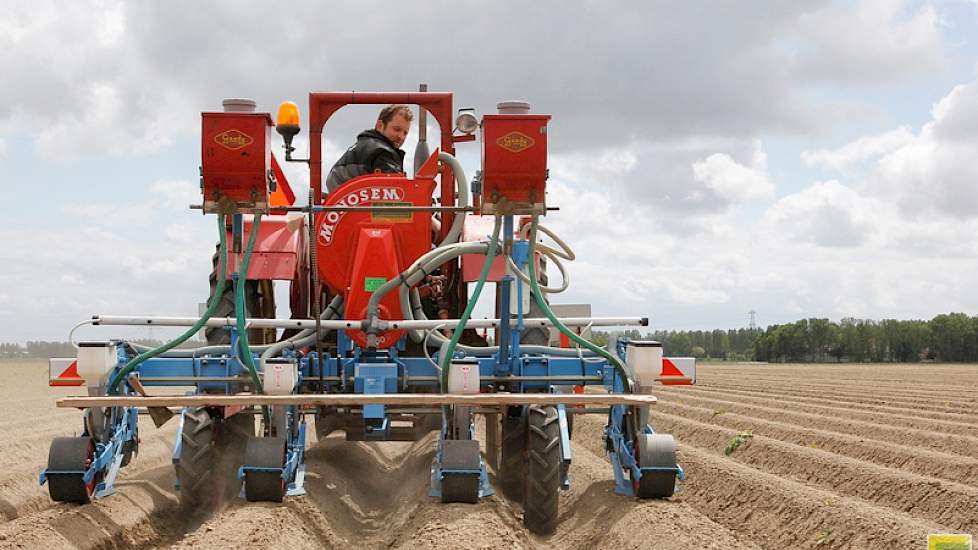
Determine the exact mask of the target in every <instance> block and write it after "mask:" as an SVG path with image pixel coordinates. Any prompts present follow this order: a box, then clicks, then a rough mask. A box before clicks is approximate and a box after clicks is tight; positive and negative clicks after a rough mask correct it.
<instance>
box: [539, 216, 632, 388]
mask: <svg viewBox="0 0 978 550" xmlns="http://www.w3.org/2000/svg"><path fill="white" fill-rule="evenodd" d="M531 223H532V225H531V227H530V253H529V256H530V261H529V262H528V265H529V271H530V274H529V275H530V286H531V287H532V290H533V297H534V298H536V301H537V305H538V306H540V309H542V310H543V313H544V314H545V315H546V316H547V318H548V319H550V322H551V323H553V324H554V326H555V327H557V330H559V331H560V332H562V333H564V334H566V335H567V337H568V338H570V339H571V340H572V341H574V342H576V343H577V344H578V345H580V346H583V347H585V348H587V349H589V350H591V351H593V352H594V353H597V354H598V355H600V356H601V357H604V358H605V359H607V360H608V362H609V363H611V365H612V366H614V367H615V370H616V371H618V374H619V376H621V380H622V384H623V385H624V389H625V393H631V390H632V386H633V382H632V379H631V378H630V377H629V375H628V370H626V369H625V365H623V364H622V362H621V360H620V359H619V358H618V357H616V356H615V355H614V354H612V353H610V352H609V351H608V350H606V349H604V348H602V347H600V346H596V345H594V344H592V343H591V342H588V341H587V340H585V339H584V338H581V337H580V336H578V335H577V334H576V333H575V332H574V331H572V330H570V329H569V328H567V326H566V325H564V324H563V323H561V322H560V319H557V316H556V315H554V312H553V310H551V309H550V304H548V303H547V301H546V300H544V299H543V292H541V291H540V285H539V283H537V275H536V267H535V265H534V264H536V262H535V261H534V257H533V253H534V248H535V245H536V241H537V234H536V233H537V223H538V216H533V221H532V222H531Z"/></svg>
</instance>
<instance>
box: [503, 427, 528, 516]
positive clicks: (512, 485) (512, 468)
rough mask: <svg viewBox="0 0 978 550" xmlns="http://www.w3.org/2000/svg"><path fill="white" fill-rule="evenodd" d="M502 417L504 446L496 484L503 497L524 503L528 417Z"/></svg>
mask: <svg viewBox="0 0 978 550" xmlns="http://www.w3.org/2000/svg"><path fill="white" fill-rule="evenodd" d="M502 417H503V420H502V422H503V429H502V432H503V433H502V445H501V446H500V458H499V471H497V472H496V483H497V484H498V485H499V489H500V491H501V492H502V493H503V496H505V497H506V498H508V499H510V500H512V501H514V502H522V501H523V483H524V479H525V474H526V415H523V414H521V415H519V416H510V415H508V414H505V413H504V414H503V415H502Z"/></svg>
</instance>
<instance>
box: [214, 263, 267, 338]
mask: <svg viewBox="0 0 978 550" xmlns="http://www.w3.org/2000/svg"><path fill="white" fill-rule="evenodd" d="M218 260H219V258H218V252H215V253H214V256H213V257H212V259H211V263H212V265H213V268H212V269H211V273H210V288H211V290H210V294H209V295H208V298H207V303H208V304H210V303H211V300H213V299H214V293H215V292H216V291H217V275H218V273H219V272H220V269H219V268H220V266H219V265H218ZM245 309H246V310H247V311H246V313H245V315H246V316H248V317H252V318H256V317H260V318H266V319H270V318H273V317H275V293H274V291H273V289H272V281H271V280H267V279H263V280H253V281H245ZM212 317H215V318H224V317H229V318H231V319H234V318H235V307H234V285H233V284H231V280H230V279H229V280H228V281H227V282H226V283H225V285H224V292H223V293H222V294H221V297H220V303H219V304H218V306H217V309H215V310H214V314H213V315H212ZM204 337H205V338H206V339H207V345H209V346H215V345H222V344H230V343H231V334H230V333H229V332H228V331H227V330H225V329H224V328H223V327H207V328H205V329H204ZM274 341H275V329H260V328H253V329H248V342H249V343H250V344H256V345H258V344H270V343H272V342H274Z"/></svg>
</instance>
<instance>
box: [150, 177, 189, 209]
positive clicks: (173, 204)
mask: <svg viewBox="0 0 978 550" xmlns="http://www.w3.org/2000/svg"><path fill="white" fill-rule="evenodd" d="M149 190H150V191H151V192H153V193H155V194H157V195H160V196H161V197H162V198H163V204H164V205H165V206H167V207H168V208H174V209H179V210H186V209H187V206H189V205H191V204H200V201H201V196H200V186H199V185H195V184H193V183H191V182H189V181H187V180H160V181H156V182H153V183H152V184H151V185H150V186H149Z"/></svg>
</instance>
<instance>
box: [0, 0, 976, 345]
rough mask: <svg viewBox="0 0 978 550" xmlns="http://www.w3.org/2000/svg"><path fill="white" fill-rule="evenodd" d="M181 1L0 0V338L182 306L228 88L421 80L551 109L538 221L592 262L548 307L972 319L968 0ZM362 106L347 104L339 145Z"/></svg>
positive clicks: (704, 319)
mask: <svg viewBox="0 0 978 550" xmlns="http://www.w3.org/2000/svg"><path fill="white" fill-rule="evenodd" d="M178 4H179V3H178ZM178 4H165V5H155V4H149V5H142V4H124V3H119V2H112V1H100V2H91V3H85V2H78V3H71V4H70V5H63V4H57V3H48V2H30V3H28V2H15V3H13V4H11V6H10V9H8V10H7V11H6V12H5V13H4V14H0V52H2V53H0V70H2V71H3V74H5V75H7V79H6V82H5V84H4V86H3V87H2V88H3V90H2V91H0V186H2V190H3V196H4V197H5V199H4V204H5V205H7V206H8V208H6V209H5V215H4V217H3V218H2V219H0V237H2V238H3V239H4V242H6V243H8V244H7V245H6V246H5V247H4V250H3V251H2V252H0V262H2V263H3V265H4V266H5V267H4V268H3V269H2V270H0V328H3V333H4V336H2V337H0V341H24V340H28V339H52V340H55V339H57V340H60V339H63V338H65V337H66V335H67V330H68V328H70V326H71V325H73V324H74V323H75V322H77V321H78V320H82V319H84V318H86V317H87V316H89V315H91V314H93V313H157V314H182V315H189V314H192V313H193V312H195V311H196V309H197V304H198V303H199V302H200V301H201V300H203V299H205V298H206V292H207V283H206V281H207V272H208V270H209V264H210V254H211V251H212V250H213V241H214V229H213V227H212V225H213V224H214V221H213V220H212V219H211V218H209V217H204V216H202V215H200V213H199V212H197V211H190V210H188V209H187V208H186V205H187V204H190V203H191V202H196V200H197V198H198V195H197V193H198V190H197V166H198V165H199V162H200V153H199V147H200V145H199V134H198V132H199V113H200V112H201V111H202V110H217V109H219V108H220V101H221V99H222V98H223V97H230V96H244V97H253V98H255V99H256V100H257V101H258V102H259V108H260V109H263V110H269V111H273V110H274V109H275V107H276V105H277V103H278V102H279V101H282V100H285V99H291V100H294V101H296V102H297V103H298V104H299V105H300V107H303V111H304V110H305V109H304V106H305V104H306V94H307V93H308V92H309V91H312V90H349V89H357V90H366V89H375V90H406V89H414V88H415V87H416V86H417V84H418V83H419V82H422V81H426V82H428V83H429V84H430V86H431V89H433V90H448V91H454V92H455V94H456V96H455V103H456V107H468V106H473V107H476V108H477V110H478V112H480V113H483V114H484V113H491V112H493V111H494V105H495V102H496V101H501V100H506V99H514V98H519V99H526V100H529V101H530V102H531V103H532V104H533V106H534V110H535V111H536V112H546V113H550V114H552V115H553V117H554V121H553V123H552V127H551V134H550V135H551V157H550V168H551V174H552V178H551V182H550V186H549V193H550V195H549V199H548V200H549V201H550V203H551V204H554V205H557V206H560V207H561V211H560V212H558V213H555V214H552V215H551V216H548V218H547V220H546V222H545V223H546V224H547V225H548V226H552V227H553V228H555V229H556V230H558V231H559V232H560V233H561V235H563V236H565V237H566V238H567V239H568V240H569V242H570V243H571V244H572V246H574V248H575V249H576V250H577V252H578V256H579V259H578V260H577V261H576V262H574V263H573V264H571V265H570V266H569V271H570V273H571V277H572V285H571V290H569V291H568V292H567V293H566V294H565V295H562V296H561V297H559V298H558V299H557V300H556V301H560V302H566V303H575V302H588V303H591V304H592V307H593V310H594V312H595V314H599V315H616V314H627V315H651V316H652V319H653V326H654V327H657V328H714V327H719V328H735V327H738V326H743V325H745V324H746V322H747V312H748V311H749V310H751V309H754V310H756V311H757V312H758V313H757V319H758V322H759V323H761V324H762V325H763V324H768V323H775V322H783V321H790V320H794V319H797V318H800V317H807V316H820V317H830V318H833V319H838V318H840V317H843V316H855V317H868V318H883V317H897V318H915V317H922V318H929V317H931V316H933V315H935V314H937V313H941V312H946V311H965V312H968V313H971V314H974V313H975V312H976V310H978V282H976V281H974V280H973V279H975V278H974V277H973V276H970V275H971V274H972V273H973V272H974V266H975V262H976V261H978V243H975V242H974V241H975V239H974V237H973V235H974V234H975V230H976V229H978V204H974V205H973V204H972V203H973V202H975V199H974V198H973V197H974V196H978V195H976V194H975V193H974V191H973V189H972V187H971V186H972V185H974V183H973V182H974V181H978V180H975V179H969V178H971V177H972V176H974V175H976V170H978V169H976V168H975V166H974V158H976V156H978V145H976V143H978V139H976V138H978V120H976V117H978V111H976V108H975V107H974V106H973V105H975V104H976V103H978V84H976V80H978V72H976V69H978V44H976V39H975V37H976V36H978V3H976V2H974V1H972V0H960V1H952V0H946V1H934V2H919V1H918V2H901V1H897V0H864V1H854V2H806V3H780V2H772V3H763V2H753V3H749V4H746V5H745V4H742V3H715V2H706V3H702V4H698V3H685V4H684V5H682V6H676V5H671V4H666V3H663V4H659V3H655V2H636V3H626V4H625V5H623V6H622V8H621V9H618V10H614V12H615V13H608V11H607V10H602V9H601V5H600V4H598V3H592V2H582V3H579V4H565V3H558V4H553V5H551V4H550V3H548V2H541V3H538V4H534V5H533V6H531V7H525V6H524V5H523V4H508V3H506V2H502V3H498V5H494V6H492V7H488V8H485V7H482V6H480V5H478V4H477V3H474V2H473V3H467V2H438V3H433V4H430V5H429V9H428V11H427V12H426V13H420V10H417V9H414V8H411V9H408V8H407V7H405V6H402V5H399V4H385V3H371V2H368V3H363V4H358V5H357V6H350V5H342V4H328V3H327V4H320V3H312V2H310V3H299V4H296V5H294V6H293V7H291V8H290V11H289V12H285V13H279V14H273V13H270V12H269V11H268V8H265V7H264V6H262V5H261V4H257V3H248V2H244V3H241V2H235V3H230V2H215V3H208V4H206V5H198V4H196V3H186V4H185V6H184V7H183V8H181V7H180V6H179V5H178ZM558 7H559V8H561V9H557V8H558ZM191 8H192V9H191ZM524 8H525V9H524ZM512 10H518V11H519V13H520V14H521V15H520V17H518V18H514V16H513V13H512ZM270 17H271V18H273V20H276V21H283V24H286V25H291V27H290V28H291V31H290V32H288V33H285V34H282V33H280V32H278V31H276V30H275V29H270V28H268V20H269V18H270ZM460 22H464V24H463V23H460ZM440 29H441V30H443V32H444V35H442V34H438V30H440ZM541 29H547V30H546V32H543V33H541V32H540V31H541ZM446 43H448V44H450V46H449V47H447V48H446ZM937 104H941V105H943V106H944V107H943V109H941V110H935V105H937ZM303 114H305V113H303ZM372 116H373V112H372V110H370V109H367V108H362V109H359V110H357V109H351V110H350V111H349V112H346V111H345V112H343V113H341V115H340V118H339V119H337V120H336V121H335V124H332V125H331V127H330V128H329V130H328V133H327V140H328V143H327V149H328V150H329V151H332V152H334V154H335V152H338V151H339V150H341V149H342V148H344V147H345V146H346V145H347V144H348V142H349V141H351V140H352V138H353V136H354V135H355V133H356V132H357V131H358V130H360V129H362V128H364V127H367V126H369V125H370V119H371V117H372ZM901 128H903V129H902V130H901ZM415 139H416V129H414V130H412V135H411V136H410V137H409V141H408V143H407V144H406V146H405V148H406V149H407V150H408V157H409V158H410V157H411V156H412V155H413V145H414V143H415ZM305 143H306V142H305V141H304V134H303V135H302V136H300V139H299V144H300V146H301V147H305ZM463 147H469V150H466V149H464V148H463ZM477 147H478V146H477V145H474V144H473V145H468V146H465V145H463V146H461V147H460V149H459V150H460V157H461V159H462V161H463V163H464V164H465V166H466V168H467V169H468V171H469V172H474V171H475V170H476V169H478V162H479V161H478V148H477ZM300 151H301V149H300ZM330 156H333V155H332V154H331V155H330ZM806 159H808V160H807V161H806ZM288 173H289V175H290V178H291V179H292V180H293V183H294V184H295V186H296V187H301V186H302V185H304V184H305V180H304V175H303V174H302V173H301V170H299V169H297V168H296V167H290V169H289V172H288ZM971 206H976V208H975V209H974V210H972V209H971ZM622 243H626V244H622ZM482 313H487V312H486V311H483V312H482ZM280 315H283V316H284V315H287V312H281V311H280ZM102 330H104V329H102ZM91 334H92V335H94V334H96V333H95V332H93V333H91ZM97 334H100V335H102V336H108V335H107V334H104V333H101V332H100V333H97Z"/></svg>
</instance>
